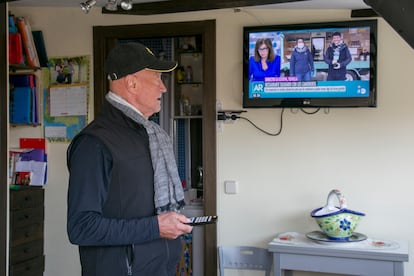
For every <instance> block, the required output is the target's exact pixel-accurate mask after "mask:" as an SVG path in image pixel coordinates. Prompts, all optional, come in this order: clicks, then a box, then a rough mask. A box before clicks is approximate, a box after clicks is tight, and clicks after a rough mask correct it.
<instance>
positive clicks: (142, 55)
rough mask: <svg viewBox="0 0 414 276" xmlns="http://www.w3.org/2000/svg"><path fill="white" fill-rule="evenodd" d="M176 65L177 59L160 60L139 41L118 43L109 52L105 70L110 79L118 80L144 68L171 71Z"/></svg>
mask: <svg viewBox="0 0 414 276" xmlns="http://www.w3.org/2000/svg"><path fill="white" fill-rule="evenodd" d="M176 67H177V62H176V61H167V60H160V59H158V58H157V57H156V56H155V55H154V54H153V53H152V51H151V50H150V49H149V48H148V47H146V46H145V45H142V44H141V43H138V42H128V43H121V44H118V45H117V46H115V47H114V48H113V49H112V50H111V51H110V52H109V54H108V57H107V59H106V61H105V72H106V73H107V74H108V79H110V80H117V79H120V78H123V77H125V76H127V75H129V74H133V73H135V72H138V71H141V70H143V69H147V70H152V71H156V72H171V71H172V70H174V69H175V68H176Z"/></svg>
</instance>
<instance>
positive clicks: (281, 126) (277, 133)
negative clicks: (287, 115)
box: [237, 108, 285, 136]
mask: <svg viewBox="0 0 414 276" xmlns="http://www.w3.org/2000/svg"><path fill="white" fill-rule="evenodd" d="M284 112H285V109H284V108H282V112H281V113H280V128H279V131H278V132H276V133H271V132H268V131H266V130H264V129H262V128H260V127H258V126H257V125H256V124H255V123H253V122H252V121H250V120H249V119H248V118H246V117H243V116H237V117H238V118H239V119H243V120H246V121H248V122H249V123H250V124H252V126H254V127H255V128H256V129H258V130H260V131H261V132H263V133H264V134H267V135H269V136H278V135H279V134H280V133H282V129H283V113H284Z"/></svg>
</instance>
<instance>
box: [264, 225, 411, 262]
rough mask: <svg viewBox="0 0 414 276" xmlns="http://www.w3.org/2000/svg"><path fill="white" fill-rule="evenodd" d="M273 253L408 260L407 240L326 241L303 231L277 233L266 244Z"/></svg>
mask: <svg viewBox="0 0 414 276" xmlns="http://www.w3.org/2000/svg"><path fill="white" fill-rule="evenodd" d="M268 249H269V251H271V252H274V253H276V252H277V253H294V254H303V255H319V256H336V257H345V258H359V259H375V260H387V261H400V262H406V261H408V242H406V241H390V240H376V239H371V238H367V239H366V240H363V241H358V242H326V241H317V240H312V239H309V238H308V237H306V235H305V234H303V233H298V232H285V233H280V234H278V235H277V236H276V237H275V238H274V239H273V240H272V241H271V242H270V243H269V245H268Z"/></svg>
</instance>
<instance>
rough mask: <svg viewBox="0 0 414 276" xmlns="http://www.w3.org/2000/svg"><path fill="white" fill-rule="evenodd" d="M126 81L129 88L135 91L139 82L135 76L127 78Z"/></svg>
mask: <svg viewBox="0 0 414 276" xmlns="http://www.w3.org/2000/svg"><path fill="white" fill-rule="evenodd" d="M125 81H126V85H127V87H128V88H130V89H134V88H135V87H136V85H137V80H136V78H135V76H134V75H128V76H126V78H125Z"/></svg>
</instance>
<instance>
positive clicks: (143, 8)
mask: <svg viewBox="0 0 414 276" xmlns="http://www.w3.org/2000/svg"><path fill="white" fill-rule="evenodd" d="M300 1H308V0H195V1H194V0H170V1H161V2H148V3H141V4H134V5H133V7H132V9H131V10H129V11H126V10H123V9H121V8H118V10H117V11H108V10H106V9H105V8H102V13H107V14H130V15H151V14H165V13H177V12H190V11H200V10H201V11H202V10H214V9H227V8H238V7H248V6H261V5H270V4H281V3H288V2H300Z"/></svg>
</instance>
